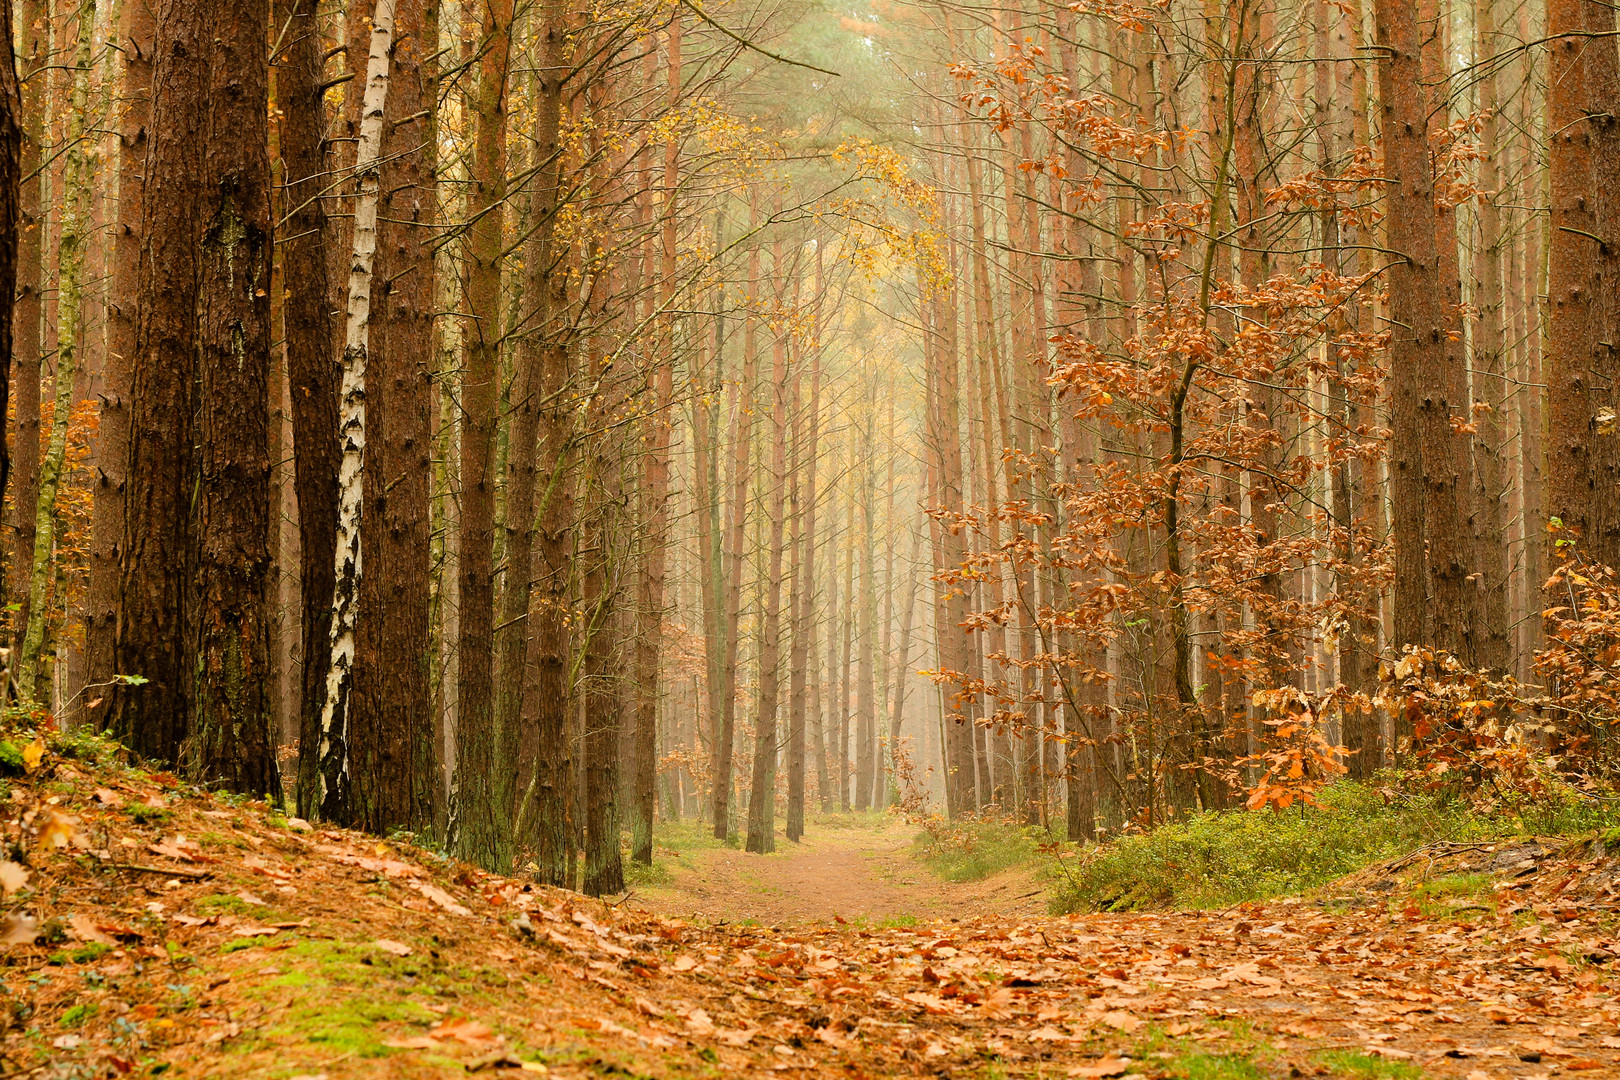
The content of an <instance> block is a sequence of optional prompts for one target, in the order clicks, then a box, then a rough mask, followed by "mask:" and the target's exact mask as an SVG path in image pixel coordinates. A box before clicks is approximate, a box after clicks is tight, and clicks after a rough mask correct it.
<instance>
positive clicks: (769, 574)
mask: <svg viewBox="0 0 1620 1080" xmlns="http://www.w3.org/2000/svg"><path fill="white" fill-rule="evenodd" d="M778 211H779V212H780V206H779V207H778ZM791 272H792V271H791V270H790V269H789V268H788V267H786V266H784V265H783V257H782V243H781V241H778V242H777V243H776V246H775V249H774V251H773V253H772V258H771V276H772V277H773V278H775V279H776V291H777V305H778V307H785V297H786V294H787V275H788V274H789V273H791ZM788 332H789V331H788V329H787V328H786V327H783V328H782V329H780V330H778V331H777V334H776V341H775V343H774V345H773V347H772V350H771V351H772V373H771V374H772V377H771V471H770V473H769V474H768V478H769V480H770V483H771V487H770V490H769V491H767V492H765V493H764V495H765V497H766V499H767V500H768V502H767V510H766V514H767V516H768V520H769V522H770V542H769V543H770V546H769V548H768V551H767V556H766V557H767V560H768V569H767V571H766V578H765V582H764V585H765V599H764V603H763V608H764V615H763V618H762V619H761V623H760V627H761V630H760V634H761V648H760V654H759V698H758V701H757V703H756V712H755V716H754V767H753V774H752V777H751V782H750V784H749V788H748V837H747V847H748V850H749V851H751V852H754V853H756V854H768V853H770V852H772V851H775V850H776V822H775V817H776V754H777V726H778V725H777V715H776V714H777V708H778V705H779V701H778V696H779V695H778V691H779V679H780V674H781V672H780V667H781V640H782V555H783V526H784V521H783V518H784V511H785V504H786V495H787V481H788V477H787V439H788V346H787V339H786V334H787V333H788Z"/></svg>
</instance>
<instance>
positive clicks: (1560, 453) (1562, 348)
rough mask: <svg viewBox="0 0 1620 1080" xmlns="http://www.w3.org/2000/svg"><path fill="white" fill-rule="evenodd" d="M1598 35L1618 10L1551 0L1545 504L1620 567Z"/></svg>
mask: <svg viewBox="0 0 1620 1080" xmlns="http://www.w3.org/2000/svg"><path fill="white" fill-rule="evenodd" d="M1597 33H1601V34H1607V35H1612V34H1613V33H1614V15H1613V12H1612V9H1610V8H1608V7H1605V6H1603V5H1600V4H1597V3H1593V2H1592V0H1549V3H1548V5H1547V35H1548V37H1550V38H1552V39H1553V40H1552V42H1551V45H1550V50H1549V57H1550V59H1549V62H1548V71H1547V87H1548V89H1547V125H1548V131H1549V135H1548V150H1547V170H1548V180H1549V183H1550V185H1551V189H1552V191H1551V197H1550V202H1549V205H1550V211H1551V217H1550V222H1549V232H1548V236H1549V248H1548V251H1547V265H1548V268H1549V269H1548V273H1549V280H1548V283H1547V298H1548V302H1549V304H1550V307H1551V326H1550V333H1549V335H1548V338H1549V340H1548V349H1547V356H1546V362H1545V376H1546V383H1547V408H1548V415H1547V433H1548V440H1547V445H1546V458H1547V502H1546V508H1545V509H1546V514H1547V515H1548V517H1549V518H1553V519H1557V520H1558V521H1559V522H1561V523H1562V529H1564V530H1567V533H1566V535H1565V536H1563V537H1560V539H1573V540H1576V541H1577V542H1578V545H1579V546H1578V548H1577V550H1578V551H1579V552H1580V554H1581V555H1582V556H1583V557H1584V558H1587V559H1591V560H1593V561H1595V562H1600V563H1605V564H1608V565H1611V566H1613V565H1616V564H1620V492H1617V491H1616V482H1617V476H1616V471H1617V469H1616V455H1617V453H1620V450H1617V447H1616V440H1615V438H1614V437H1613V436H1612V435H1604V436H1602V437H1599V436H1600V427H1602V426H1604V425H1605V424H1607V425H1612V424H1613V423H1614V421H1613V420H1612V419H1609V420H1607V421H1603V420H1600V419H1599V417H1600V416H1605V415H1606V416H1607V417H1610V418H1612V417H1613V416H1614V415H1615V409H1616V406H1617V404H1620V402H1616V400H1615V398H1614V394H1613V387H1614V377H1615V375H1616V365H1615V361H1614V352H1613V349H1612V348H1611V343H1609V342H1607V341H1606V340H1605V338H1606V331H1605V327H1604V315H1605V310H1604V305H1605V302H1606V301H1605V297H1604V295H1603V291H1602V290H1603V289H1604V288H1605V287H1608V286H1609V283H1608V282H1606V281H1604V280H1603V275H1602V270H1603V262H1604V260H1603V259H1602V257H1601V255H1602V251H1601V249H1602V245H1603V243H1604V242H1612V240H1613V236H1614V227H1615V224H1616V223H1615V222H1614V221H1613V220H1605V216H1606V215H1604V214H1603V213H1602V211H1603V210H1605V209H1607V208H1608V207H1609V206H1610V205H1611V202H1610V200H1609V199H1608V198H1606V197H1604V196H1603V195H1602V194H1600V191H1599V189H1600V185H1601V184H1602V183H1603V182H1604V180H1605V179H1606V178H1605V177H1604V176H1603V175H1602V174H1601V173H1600V171H1599V163H1600V160H1601V159H1602V153H1603V150H1604V147H1603V146H1602V141H1603V140H1602V135H1601V134H1600V133H1599V130H1598V126H1599V123H1598V121H1597V120H1596V119H1592V117H1594V116H1595V115H1597V114H1605V115H1606V114H1607V113H1608V111H1609V110H1610V109H1611V108H1612V107H1613V102H1612V101H1611V100H1608V99H1606V98H1603V97H1601V96H1600V95H1601V91H1602V90H1603V89H1605V87H1604V86H1603V85H1602V84H1603V82H1604V81H1605V80H1604V74H1605V72H1604V69H1605V68H1606V67H1608V66H1609V64H1608V62H1607V60H1606V58H1604V57H1601V56H1600V55H1599V51H1600V50H1604V51H1607V52H1609V53H1612V52H1613V51H1614V39H1613V38H1612V37H1595V38H1594V37H1592V36H1590V35H1592V34H1597ZM1597 237H1603V238H1605V239H1604V240H1603V241H1599V240H1596V239H1595V238H1597ZM1610 332H1612V331H1610ZM1549 599H1550V601H1551V602H1559V601H1560V600H1562V599H1563V598H1561V597H1560V598H1549Z"/></svg>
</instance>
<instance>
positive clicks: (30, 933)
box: [0, 912, 39, 945]
mask: <svg viewBox="0 0 1620 1080" xmlns="http://www.w3.org/2000/svg"><path fill="white" fill-rule="evenodd" d="M38 936H39V920H38V919H36V918H34V916H32V915H24V914H21V913H20V912H7V913H6V914H4V915H0V945H32V944H33V943H34V939H35V938H36V937H38Z"/></svg>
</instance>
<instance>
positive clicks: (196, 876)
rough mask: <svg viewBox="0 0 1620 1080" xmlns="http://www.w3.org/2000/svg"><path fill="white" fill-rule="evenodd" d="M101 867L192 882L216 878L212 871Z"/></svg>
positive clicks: (122, 865) (129, 865)
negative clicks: (160, 875) (186, 879)
mask: <svg viewBox="0 0 1620 1080" xmlns="http://www.w3.org/2000/svg"><path fill="white" fill-rule="evenodd" d="M101 865H103V866H108V867H111V868H112V869H114V870H135V871H138V872H139V873H142V874H162V875H163V876H164V877H181V878H190V879H191V880H192V881H201V880H203V879H204V878H211V877H213V876H214V872H213V871H212V870H178V869H176V870H165V869H164V868H163V867H161V866H143V865H142V864H140V863H117V862H109V863H102V864H101Z"/></svg>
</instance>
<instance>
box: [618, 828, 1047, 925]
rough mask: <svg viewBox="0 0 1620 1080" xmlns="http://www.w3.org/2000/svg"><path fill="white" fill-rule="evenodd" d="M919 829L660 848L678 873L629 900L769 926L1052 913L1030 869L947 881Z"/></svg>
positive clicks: (826, 832) (660, 910)
mask: <svg viewBox="0 0 1620 1080" xmlns="http://www.w3.org/2000/svg"><path fill="white" fill-rule="evenodd" d="M916 835H917V830H916V829H915V828H914V827H912V826H908V825H905V824H903V823H900V822H895V823H893V824H889V825H885V826H883V827H882V828H870V827H860V828H827V827H822V828H819V829H813V830H809V831H808V832H807V835H806V836H805V838H804V840H803V841H802V842H800V843H797V844H792V843H789V842H788V841H786V840H785V839H783V838H781V837H780V836H779V837H778V838H777V845H778V846H777V850H776V852H775V853H774V854H771V855H750V854H748V853H747V852H743V851H735V850H732V849H730V848H721V849H711V850H699V851H695V852H690V853H687V854H685V855H684V856H682V857H680V858H676V857H673V855H671V854H666V853H664V852H660V853H659V856H660V858H661V859H662V860H663V861H664V862H665V864H666V865H668V866H669V867H670V868H671V870H672V871H673V876H674V880H673V881H672V883H671V884H670V885H669V886H666V887H660V888H643V889H638V890H636V893H635V895H634V896H632V897H631V898H630V900H629V901H628V906H630V907H632V908H638V909H640V910H645V911H650V912H654V913H656V914H660V915H670V916H676V917H679V918H691V919H698V920H702V921H706V922H710V923H738V922H756V923H761V924H765V925H781V924H792V923H804V922H814V921H822V920H827V921H830V920H833V919H834V918H841V919H846V920H849V921H852V922H854V921H861V922H868V923H879V922H884V921H889V922H895V921H905V920H907V919H908V918H912V919H919V920H927V919H941V918H951V917H953V916H959V915H962V914H964V913H971V914H974V915H1013V916H1024V915H1032V914H1037V913H1040V912H1043V911H1045V910H1046V903H1045V889H1044V888H1043V886H1042V883H1041V882H1040V880H1038V879H1037V878H1036V876H1035V875H1034V874H1033V873H1032V872H1031V871H1030V870H1029V869H1028V868H1014V869H1011V870H1007V871H1004V872H1003V873H1000V874H997V875H995V876H993V877H990V878H987V879H985V880H983V881H975V882H967V883H957V882H949V881H944V880H942V879H940V878H939V877H938V876H937V875H935V874H934V873H933V872H932V871H931V870H929V868H928V867H927V866H926V865H924V864H923V863H921V862H918V861H917V860H916V859H915V858H913V855H912V851H913V848H912V841H913V840H914V839H915V837H916Z"/></svg>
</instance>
